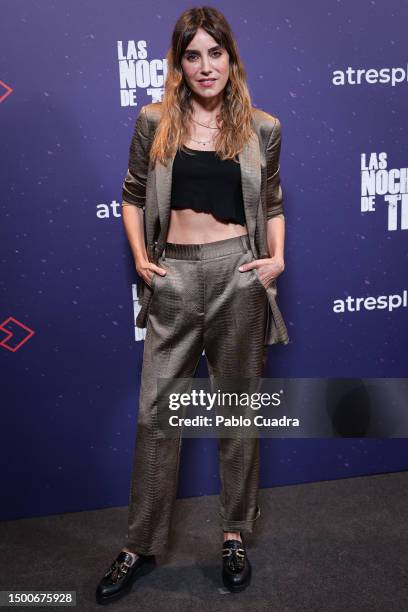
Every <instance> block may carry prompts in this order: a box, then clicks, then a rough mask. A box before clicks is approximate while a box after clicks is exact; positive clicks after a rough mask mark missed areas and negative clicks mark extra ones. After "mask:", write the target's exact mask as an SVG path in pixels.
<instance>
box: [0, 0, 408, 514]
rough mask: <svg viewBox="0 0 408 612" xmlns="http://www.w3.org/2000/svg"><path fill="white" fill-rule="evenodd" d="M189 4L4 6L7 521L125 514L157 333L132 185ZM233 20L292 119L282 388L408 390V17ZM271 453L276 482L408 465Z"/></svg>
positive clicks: (365, 10)
mask: <svg viewBox="0 0 408 612" xmlns="http://www.w3.org/2000/svg"><path fill="white" fill-rule="evenodd" d="M189 6H191V5H190V4H188V3H184V2H177V1H175V2H173V3H168V2H163V1H155V2H149V3H147V4H146V3H143V2H137V1H136V2H135V1H132V2H130V1H129V0H121V1H120V2H116V3H115V4H109V3H107V4H104V5H102V6H101V4H100V3H99V2H96V0H93V1H90V0H87V1H85V0H84V1H82V2H74V3H66V5H63V4H61V3H59V2H56V1H55V2H53V1H50V0H43V1H42V2H31V3H27V2H24V1H21V0H18V1H16V0H13V2H11V1H9V2H5V3H3V5H2V8H3V16H5V17H6V18H4V19H3V20H2V32H1V41H2V53H1V56H0V121H1V136H2V145H3V147H2V148H3V155H2V163H1V166H0V176H1V185H2V191H1V210H2V241H1V263H2V274H1V295H2V306H1V321H2V323H1V328H0V342H1V346H0V359H1V371H2V375H3V376H2V384H1V389H2V427H1V433H2V438H1V443H2V444H1V448H2V461H3V462H4V465H6V466H7V469H3V470H2V471H1V479H2V491H3V503H2V506H1V518H3V519H11V518H18V517H28V516H36V515H45V514H49V513H59V512H69V511H76V510H78V511H79V510H85V509H93V508H100V507H105V506H117V505H126V504H127V501H128V493H129V479H130V469H131V460H132V455H133V448H134V439H135V431H136V418H137V406H138V394H139V382H140V370H141V363H142V352H143V336H144V333H142V330H136V329H135V327H134V315H135V310H134V303H133V297H134V283H135V280H136V273H135V270H134V267H133V265H132V259H131V255H130V251H129V248H128V245H127V241H126V238H125V235H124V231H123V226H122V221H121V218H120V214H121V212H120V202H121V185H122V180H123V177H124V174H125V171H126V168H127V157H128V148H129V144H130V138H131V134H132V130H133V125H134V120H135V117H136V115H137V113H138V109H139V108H140V106H141V105H143V104H145V103H147V102H151V101H157V100H160V99H161V95H162V86H163V77H164V74H165V68H166V66H165V64H164V62H163V59H164V57H165V54H166V51H167V48H168V45H169V40H170V33H171V30H172V27H173V25H174V23H175V21H176V19H177V18H178V16H179V15H180V13H181V12H182V11H183V10H184V9H186V8H188V7H189ZM216 6H217V8H219V9H220V10H221V11H223V12H224V14H225V15H226V17H227V19H228V20H229V21H230V23H231V25H232V28H233V30H234V33H235V35H236V37H237V40H238V45H239V49H240V52H241V56H242V58H243V61H244V63H245V66H246V69H247V74H248V82H249V86H250V91H251V94H252V97H253V103H254V105H255V106H258V107H260V108H262V109H264V110H266V111H268V112H270V113H272V114H275V115H277V116H278V117H279V118H280V120H281V123H282V138H283V140H282V155H281V178H282V186H283V190H284V194H285V204H286V221H287V239H286V270H285V273H284V274H283V275H282V277H281V278H280V280H279V304H280V307H281V310H282V312H283V314H284V317H285V320H286V321H287V323H288V329H289V334H290V338H291V342H290V344H289V345H288V346H273V347H270V349H269V362H268V368H267V372H266V374H265V375H266V376H280V377H292V376H293V377H295V376H297V377H406V376H407V347H406V343H405V342H403V341H402V338H403V337H404V334H405V336H406V331H407V324H406V320H407V303H406V301H407V300H406V294H405V297H404V291H406V290H407V289H408V284H407V280H406V278H407V277H406V267H407V249H406V240H407V235H408V232H407V229H408V213H406V212H405V211H406V210H407V207H408V203H407V201H406V198H407V197H408V196H406V194H403V195H402V196H400V195H399V194H397V195H396V192H395V190H394V187H393V181H392V179H393V178H395V172H394V173H393V172H391V170H392V169H400V168H403V169H404V168H405V169H406V167H407V165H408V150H407V145H406V142H407V127H406V116H405V115H406V113H405V109H406V108H407V100H408V95H407V92H408V83H407V70H408V66H407V55H406V31H405V30H406V28H405V23H406V20H407V18H408V3H407V1H403V0H388V2H387V3H374V2H371V1H369V0H361V1H360V2H358V3H356V2H354V1H353V2H352V1H351V0H343V1H335V0H330V1H327V0H316V1H315V2H313V3H308V4H307V5H305V3H304V2H301V1H300V0H298V1H295V2H291V3H287V2H273V3H270V2H266V1H260V0H255V1H253V2H251V3H250V5H248V3H244V2H242V3H237V2H236V1H235V2H232V1H224V2H219V3H217V4H216ZM129 41H131V42H130V43H129ZM132 44H133V49H132ZM132 56H133V58H132ZM124 58H125V59H124ZM132 59H133V63H132ZM358 69H360V70H361V71H364V72H360V73H358V75H357V76H358V78H359V80H360V82H355V79H356V74H355V73H354V72H353V71H355V70H358ZM381 69H383V72H382V73H380V74H378V72H377V71H380V70H381ZM347 70H348V72H347ZM132 77H133V79H134V81H135V82H134V83H133V84H132V82H131V80H132ZM391 77H392V79H393V81H391ZM333 79H335V81H334V82H333ZM353 81H354V83H353ZM381 81H383V82H381ZM335 83H336V84H335ZM134 85H136V86H134ZM128 103H130V104H128ZM373 153H374V154H375V155H374V156H372V155H371V154H373ZM380 153H382V154H383V155H382V156H380ZM384 154H385V156H384ZM364 155H365V158H364V157H362V156H364ZM370 156H371V157H370ZM370 168H371V170H370ZM375 171H378V176H377V175H376V174H375ZM370 172H371V174H370ZM373 172H374V174H373ZM401 175H403V173H402V172H401ZM370 181H371V182H370ZM373 181H376V190H374V192H373ZM401 183H402V177H401ZM366 185H368V187H367V189H366ZM384 185H385V188H384ZM403 191H404V190H403ZM406 191H408V190H407V188H406V181H405V192H406ZM390 194H391V198H389V195H390ZM362 196H367V198H366V199H364V200H362ZM387 198H389V199H388V200H387ZM362 208H363V210H366V209H369V208H371V209H373V210H366V211H365V212H363V211H362ZM394 227H395V229H393V228H394ZM379 296H385V297H384V299H383V300H382V301H381V300H378V297H379ZM390 296H394V297H390ZM399 296H400V297H399ZM368 297H371V298H372V299H371V300H365V301H364V299H365V298H368ZM357 298H362V299H360V300H359V301H358V302H357V301H356V299H357ZM347 299H348V301H347ZM357 304H358V305H359V308H358V309H356V305H357ZM381 304H383V305H384V304H385V307H383V306H381ZM339 310H340V311H341V310H344V312H338V311H339ZM10 317H11V318H10ZM198 375H204V376H205V375H206V365H205V361H204V358H203V359H202V362H201V364H200V369H199V372H198ZM186 455H188V457H187V460H186ZM183 458H184V460H183V461H182V467H181V473H180V485H179V495H181V496H189V495H199V494H206V493H217V492H218V490H219V480H218V463H217V452H216V441H215V440H210V441H209V440H186V441H185V442H184V445H183ZM262 458H263V461H262V474H261V476H262V478H261V486H264V487H266V486H273V485H280V484H288V483H300V482H308V481H316V480H321V479H332V478H343V477H348V476H355V475H361V474H369V473H378V472H387V471H397V470H405V469H407V467H408V454H407V443H406V440H405V439H394V440H390V439H389V440H387V439H378V440H377V439H371V440H370V439H369V440H367V439H366V440H363V439H353V440H344V439H343V440H342V439H336V440H335V439H326V440H324V439H322V440H263V441H262ZM322 458H323V459H324V460H323V461H322Z"/></svg>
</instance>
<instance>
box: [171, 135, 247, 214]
mask: <svg viewBox="0 0 408 612" xmlns="http://www.w3.org/2000/svg"><path fill="white" fill-rule="evenodd" d="M184 148H185V149H187V151H193V153H192V154H191V153H186V152H185V151H177V153H176V155H175V157H174V161H173V174H172V185H171V203H170V207H171V208H173V209H181V208H191V209H193V210H196V211H200V212H208V213H211V214H212V215H213V216H214V217H216V218H218V219H220V220H222V221H229V222H233V223H239V224H240V225H245V224H246V220H245V211H244V201H243V197H242V184H241V167H240V165H239V164H237V162H235V161H233V160H232V159H224V160H222V159H220V158H219V157H218V155H216V153H215V151H199V150H196V149H190V148H189V147H184Z"/></svg>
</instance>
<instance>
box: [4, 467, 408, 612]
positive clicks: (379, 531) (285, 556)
mask: <svg viewBox="0 0 408 612" xmlns="http://www.w3.org/2000/svg"><path fill="white" fill-rule="evenodd" d="M259 501H260V506H261V517H260V518H259V520H258V523H257V529H256V534H255V535H254V536H252V537H251V538H250V537H249V536H248V537H247V551H248V556H249V558H250V560H251V563H252V567H253V579H252V583H251V585H250V587H249V588H248V589H247V590H246V591H244V592H243V593H238V594H231V593H229V592H228V591H225V589H224V588H223V586H222V583H221V578H220V568H221V552H220V549H221V531H220V525H219V523H218V519H217V513H218V497H217V496H210V497H201V498H191V499H184V500H177V502H176V509H175V513H174V521H173V526H174V530H173V541H172V543H171V549H170V551H169V552H168V553H167V554H166V555H165V556H164V555H163V556H161V557H158V558H157V561H158V568H157V569H156V570H155V571H154V572H152V573H151V574H149V575H148V576H145V577H143V578H141V579H140V580H138V581H136V583H135V585H134V587H133V591H132V593H131V594H130V595H128V596H127V597H125V598H124V599H123V600H121V601H120V602H118V603H116V604H110V605H109V606H98V605H97V604H96V603H95V601H94V591H95V587H96V584H97V583H98V581H99V579H100V578H101V577H102V575H103V573H104V572H105V571H106V570H107V568H108V566H109V565H110V563H111V562H112V561H113V559H114V558H115V557H116V556H117V554H118V552H119V550H120V548H121V547H122V544H123V542H124V534H125V533H126V520H127V507H124V508H111V509H108V510H97V511H93V512H78V513H72V514H64V515H60V516H47V517H43V518H35V519H23V520H18V521H7V522H3V523H0V555H1V557H0V568H1V570H0V590H6V589H7V590H17V589H24V590H29V589H34V590H41V589H48V590H58V589H63V590H76V591H77V608H76V609H77V610H81V611H82V610H86V611H88V610H102V609H113V610H137V609H139V607H141V606H143V607H148V608H150V609H151V610H153V611H156V610H157V611H162V610H163V611H166V612H171V611H173V610H174V611H175V610H177V611H178V610H180V611H183V612H189V611H190V610H202V609H203V608H204V607H205V610H206V611H207V610H210V611H218V610H220V611H221V610H222V611H223V612H224V611H230V610H231V611H232V610H234V611H235V612H236V611H239V610H245V612H246V611H254V612H255V611H256V612H259V611H263V610H265V611H266V610H267V611H268V612H272V611H276V612H291V611H307V612H312V611H319V612H320V611H321V612H330V611H332V610H333V611H334V610H335V611H336V612H346V611H351V612H360V611H367V612H368V611H370V612H372V611H376V610H381V611H384V612H394V611H400V610H401V611H403V612H407V611H408V526H407V520H408V472H399V473H394V474H385V475H377V476H369V477H361V478H352V479H347V480H335V481H328V482H319V483H312V484H305V485H296V486H288V487H276V488H273V489H261V490H260V493H259ZM20 609H23V608H20ZM24 609H26V608H24ZM43 609H44V608H43ZM52 609H54V610H57V609H60V608H52ZM65 609H66V608H65Z"/></svg>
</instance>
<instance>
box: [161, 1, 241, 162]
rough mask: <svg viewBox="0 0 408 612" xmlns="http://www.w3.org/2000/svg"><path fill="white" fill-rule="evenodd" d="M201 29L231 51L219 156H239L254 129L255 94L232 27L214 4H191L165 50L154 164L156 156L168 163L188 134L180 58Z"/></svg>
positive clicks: (187, 90)
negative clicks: (253, 96) (165, 68)
mask: <svg viewBox="0 0 408 612" xmlns="http://www.w3.org/2000/svg"><path fill="white" fill-rule="evenodd" d="M198 28H203V29H204V30H205V31H206V32H207V33H208V34H210V36H212V37H213V38H214V40H215V41H216V42H217V44H219V45H221V46H222V47H224V48H225V49H226V50H227V52H228V54H229V66H230V72H229V79H228V82H227V84H226V86H225V88H224V90H223V94H224V96H223V101H222V105H221V111H220V123H221V127H220V130H219V132H218V134H217V137H216V139H215V140H214V144H215V150H216V152H217V154H218V156H219V157H220V158H221V159H235V157H236V156H237V155H238V153H239V152H240V151H241V150H242V149H243V147H244V145H245V143H246V142H247V140H248V139H249V138H250V135H251V132H252V124H251V107H252V103H251V97H250V93H249V90H248V86H247V82H246V73H245V68H244V65H243V63H242V62H241V59H240V57H239V54H238V48H237V44H236V41H235V39H234V36H233V33H232V30H231V28H230V26H229V24H228V22H227V20H226V19H225V17H224V15H223V14H222V13H220V11H218V10H217V9H215V8H212V7H210V6H203V7H199V8H197V7H195V8H191V9H188V10H186V11H184V13H183V14H182V15H181V16H180V18H179V19H178V21H177V23H176V25H175V26H174V30H173V34H172V39H171V47H170V49H169V50H168V52H167V55H166V58H167V77H166V82H165V91H164V96H163V100H162V113H161V118H160V121H159V123H158V125H157V128H156V132H155V136H154V139H153V142H152V146H151V149H150V159H151V160H152V162H153V164H155V162H156V160H157V159H159V160H160V161H161V163H162V164H164V165H165V164H167V161H168V159H169V158H170V157H172V156H174V155H175V154H176V151H177V150H178V149H181V148H182V143H183V142H184V140H185V139H187V138H188V137H189V123H190V119H191V117H192V114H193V106H192V102H191V90H190V88H189V87H188V85H187V83H186V81H185V79H184V74H183V69H182V66H181V60H182V57H183V53H184V51H185V50H186V48H187V46H188V45H189V43H190V42H191V40H192V39H193V38H194V36H195V34H196V32H197V29H198ZM235 161H236V160H235Z"/></svg>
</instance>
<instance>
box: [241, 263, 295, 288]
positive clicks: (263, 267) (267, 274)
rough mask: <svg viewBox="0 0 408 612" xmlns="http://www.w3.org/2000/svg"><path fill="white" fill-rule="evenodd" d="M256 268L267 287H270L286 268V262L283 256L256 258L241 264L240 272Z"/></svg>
mask: <svg viewBox="0 0 408 612" xmlns="http://www.w3.org/2000/svg"><path fill="white" fill-rule="evenodd" d="M253 269H255V270H256V273H257V274H258V278H259V280H260V281H261V283H262V284H263V286H264V287H265V288H267V287H269V285H270V284H271V282H272V281H274V280H276V279H277V278H278V276H279V274H282V272H283V271H284V269H285V263H284V261H283V258H282V257H277V256H274V257H268V258H264V259H254V260H253V261H250V262H248V263H246V264H242V266H239V268H238V270H239V271H240V272H248V270H253Z"/></svg>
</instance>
